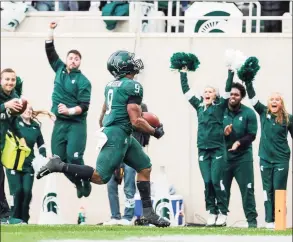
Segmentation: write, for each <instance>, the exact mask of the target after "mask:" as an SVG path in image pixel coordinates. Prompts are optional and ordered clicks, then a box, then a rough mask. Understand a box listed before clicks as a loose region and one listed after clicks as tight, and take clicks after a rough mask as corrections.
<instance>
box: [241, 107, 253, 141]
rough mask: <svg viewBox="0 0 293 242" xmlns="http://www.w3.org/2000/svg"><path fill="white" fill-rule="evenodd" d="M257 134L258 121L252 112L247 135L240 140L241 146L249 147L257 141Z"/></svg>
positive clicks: (248, 121) (249, 117)
mask: <svg viewBox="0 0 293 242" xmlns="http://www.w3.org/2000/svg"><path fill="white" fill-rule="evenodd" d="M256 133H257V119H256V115H255V113H254V112H253V111H251V113H250V114H249V116H248V120H247V134H246V135H245V136H243V137H242V138H241V139H240V140H239V142H240V144H241V146H249V145H250V144H251V143H252V142H253V141H254V140H255V137H256Z"/></svg>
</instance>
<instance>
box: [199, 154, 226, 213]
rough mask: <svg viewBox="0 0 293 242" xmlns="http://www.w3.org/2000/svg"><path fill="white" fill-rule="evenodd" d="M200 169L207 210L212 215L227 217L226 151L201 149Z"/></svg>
mask: <svg viewBox="0 0 293 242" xmlns="http://www.w3.org/2000/svg"><path fill="white" fill-rule="evenodd" d="M198 157H199V168H200V172H201V175H202V178H203V180H204V185H205V202H206V210H207V211H210V213H212V214H218V213H219V212H221V213H222V214H224V215H227V212H228V203H227V194H226V191H225V187H224V184H223V171H224V165H225V162H226V151H225V150H224V149H220V148H219V149H208V150H204V149H199V152H198Z"/></svg>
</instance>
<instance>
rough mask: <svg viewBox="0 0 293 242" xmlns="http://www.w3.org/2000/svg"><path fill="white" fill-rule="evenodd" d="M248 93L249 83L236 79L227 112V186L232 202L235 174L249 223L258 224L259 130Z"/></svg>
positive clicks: (225, 120) (225, 123)
mask: <svg viewBox="0 0 293 242" xmlns="http://www.w3.org/2000/svg"><path fill="white" fill-rule="evenodd" d="M245 96H246V91H245V87H244V86H243V85H241V84H240V83H238V82H237V83H233V84H232V90H231V93H230V99H229V104H228V108H227V109H226V111H225V113H224V127H225V129H224V133H225V141H226V149H227V150H228V153H227V154H228V155H227V166H226V168H225V171H224V186H225V189H226V191H227V196H228V204H229V200H230V190H231V185H232V180H233V178H234V177H235V179H236V181H237V183H238V186H239V188H240V192H241V196H242V204H243V209H244V213H245V216H246V219H247V227H249V228H256V227H257V220H256V218H257V212H256V208H255V206H256V205H255V197H254V174H253V155H252V142H253V141H254V140H255V136H256V133H257V119H256V115H255V112H254V111H253V110H252V109H251V108H249V107H247V106H245V105H244V104H242V103H241V101H242V99H243V98H245Z"/></svg>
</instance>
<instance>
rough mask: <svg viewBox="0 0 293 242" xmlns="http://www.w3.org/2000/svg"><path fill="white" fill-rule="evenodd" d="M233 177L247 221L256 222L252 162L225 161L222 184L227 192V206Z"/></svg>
mask: <svg viewBox="0 0 293 242" xmlns="http://www.w3.org/2000/svg"><path fill="white" fill-rule="evenodd" d="M233 178H235V179H236V182H237V183H238V186H239V189H240V192H241V197H242V206H243V210H244V213H245V217H246V219H247V222H248V223H252V224H256V223H257V221H256V218H257V216H258V214H257V212H256V208H255V206H256V205H255V197H254V172H253V162H252V161H251V162H248V161H230V162H227V163H226V167H225V170H224V186H225V189H226V192H227V201H228V206H229V201H230V195H231V193H230V191H231V184H232V180H233Z"/></svg>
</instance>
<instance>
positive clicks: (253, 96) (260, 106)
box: [246, 82, 267, 114]
mask: <svg viewBox="0 0 293 242" xmlns="http://www.w3.org/2000/svg"><path fill="white" fill-rule="evenodd" d="M246 90H247V94H248V98H249V100H250V102H251V105H252V106H253V108H254V109H255V111H256V112H257V113H258V114H262V113H263V112H265V111H266V109H267V107H266V106H265V105H263V104H262V103H261V102H260V101H259V100H258V98H257V97H256V94H255V91H254V87H253V84H252V82H249V83H247V84H246Z"/></svg>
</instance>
